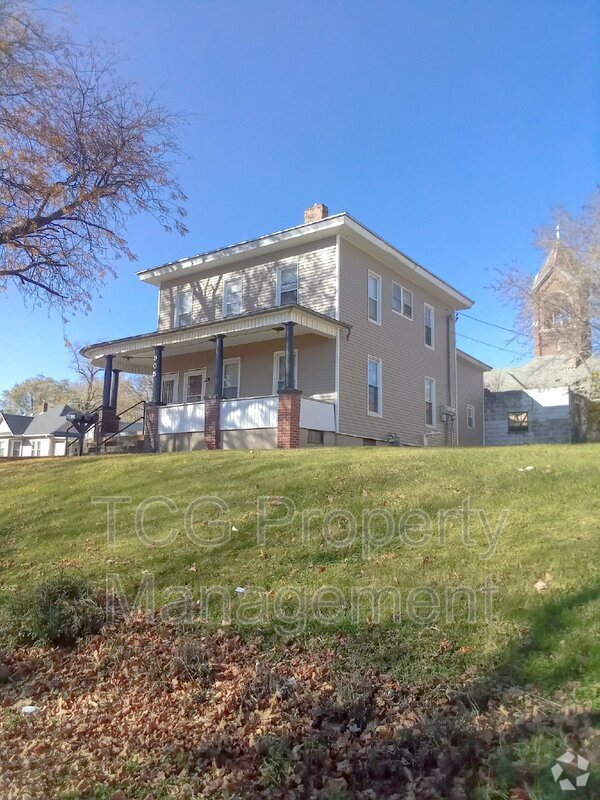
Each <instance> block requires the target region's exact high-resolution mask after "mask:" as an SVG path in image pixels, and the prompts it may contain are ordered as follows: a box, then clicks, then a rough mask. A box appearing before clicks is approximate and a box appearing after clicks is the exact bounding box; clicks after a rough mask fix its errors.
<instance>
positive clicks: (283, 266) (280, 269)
mask: <svg viewBox="0 0 600 800" xmlns="http://www.w3.org/2000/svg"><path fill="white" fill-rule="evenodd" d="M284 269H295V270H296V302H295V303H286V305H299V304H300V270H299V268H298V264H297V262H296V263H292V264H280V265H279V266H278V267H277V282H276V297H275V299H276V303H275V305H277V306H280V305H282V303H281V273H282V272H283V270H284ZM286 291H292V290H291V289H287V290H286Z"/></svg>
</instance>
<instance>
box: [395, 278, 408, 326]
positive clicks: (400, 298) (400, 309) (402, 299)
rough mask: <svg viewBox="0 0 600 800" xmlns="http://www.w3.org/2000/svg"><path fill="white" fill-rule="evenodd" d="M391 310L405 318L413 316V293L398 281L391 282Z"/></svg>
mask: <svg viewBox="0 0 600 800" xmlns="http://www.w3.org/2000/svg"><path fill="white" fill-rule="evenodd" d="M392 311H395V312H396V314H401V315H402V316H403V317H406V318H407V319H412V318H413V293H412V292H411V291H410V289H405V288H404V287H403V286H400V284H399V283H393V282H392Z"/></svg>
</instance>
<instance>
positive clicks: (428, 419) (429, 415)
mask: <svg viewBox="0 0 600 800" xmlns="http://www.w3.org/2000/svg"><path fill="white" fill-rule="evenodd" d="M425 425H427V427H428V428H433V427H434V425H435V381H434V380H433V378H425Z"/></svg>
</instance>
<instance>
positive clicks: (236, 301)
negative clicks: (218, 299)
mask: <svg viewBox="0 0 600 800" xmlns="http://www.w3.org/2000/svg"><path fill="white" fill-rule="evenodd" d="M241 313H242V280H241V278H232V279H231V280H228V281H225V288H224V289H223V316H224V317H232V316H235V315H236V314H241Z"/></svg>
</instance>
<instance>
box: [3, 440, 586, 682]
mask: <svg viewBox="0 0 600 800" xmlns="http://www.w3.org/2000/svg"><path fill="white" fill-rule="evenodd" d="M529 466H531V467H533V469H529V470H527V469H525V468H526V467H529ZM521 470H522V471H521ZM599 479H600V448H599V447H596V446H593V445H584V446H572V447H528V448H505V449H482V450H475V449H473V450H455V451H450V450H437V449H433V448H432V449H430V450H410V449H393V448H389V449H388V448H386V449H378V448H377V449H375V448H374V449H372V450H371V449H368V448H364V449H354V448H353V449H336V450H334V449H326V450H318V451H317V450H302V451H296V452H277V451H275V452H239V453H235V452H222V453H206V452H200V453H180V454H171V455H159V456H117V457H111V458H103V459H94V458H84V459H81V460H74V459H70V460H68V459H54V460H39V461H23V462H7V463H4V464H0V487H1V488H0V491H1V498H2V500H1V508H0V564H1V566H2V578H1V584H0V602H1V601H2V599H6V597H7V596H8V595H9V594H10V592H11V591H13V590H14V589H15V588H16V587H23V586H26V585H30V584H32V583H35V582H38V581H40V580H41V579H43V578H44V577H47V576H49V575H54V574H57V573H60V572H76V573H78V574H80V575H83V576H85V577H86V578H89V579H90V580H91V581H93V582H95V583H98V584H100V585H104V583H105V581H106V577H107V575H113V576H114V575H117V576H118V581H119V582H120V584H121V585H122V587H123V589H124V591H125V592H127V594H128V595H129V598H130V600H133V597H134V596H135V593H136V592H137V590H138V588H139V587H140V585H142V583H143V582H144V581H146V583H145V584H143V585H144V586H145V587H146V588H148V586H150V585H151V583H152V582H153V584H154V587H155V590H156V596H155V603H156V604H159V605H161V604H164V603H167V602H169V603H171V604H172V612H171V613H172V615H173V616H176V615H177V614H179V615H181V613H182V611H181V602H182V598H183V597H184V588H187V590H189V592H190V596H191V597H192V599H193V601H194V607H193V608H192V609H191V613H192V614H193V616H194V617H195V619H196V621H198V620H199V619H200V620H204V619H208V620H209V621H210V622H211V623H215V624H220V623H221V621H222V620H223V618H229V620H230V622H231V624H233V625H238V626H239V627H240V628H241V629H242V630H248V631H250V630H253V629H254V628H256V627H259V628H260V629H261V630H264V631H266V632H274V633H281V634H290V635H298V634H300V635H304V636H306V635H309V636H314V635H318V636H322V637H325V639H327V638H328V637H332V636H337V635H339V633H340V631H342V632H343V634H344V637H345V647H344V656H345V657H348V658H357V659H362V660H364V661H368V662H369V663H376V664H377V665H380V666H382V667H384V668H387V669H390V670H392V672H393V673H394V674H396V675H397V676H399V677H401V678H403V679H408V680H413V679H418V678H422V677H423V676H424V675H426V674H443V675H446V676H450V677H451V676H454V675H458V674H459V673H460V672H461V671H462V670H464V669H465V667H467V666H469V665H474V666H477V667H478V668H479V669H481V670H488V671H489V670H495V669H498V668H502V669H505V668H509V669H510V670H512V671H513V672H514V673H515V675H516V677H517V678H518V679H519V680H520V681H521V682H523V681H525V682H535V683H538V684H539V685H540V686H543V687H545V688H546V689H553V688H555V687H557V686H560V685H563V684H564V683H565V682H566V681H568V680H570V681H578V682H579V689H578V691H579V692H580V693H581V694H582V695H583V696H587V695H589V694H590V693H591V694H592V695H595V694H596V688H597V685H598V684H597V681H598V677H599V674H600V653H599V650H598V648H597V647H595V644H596V642H597V640H598V634H599V633H600V614H599V613H598V612H599V611H600V600H599V598H598V595H599V594H600V580H599V578H600V535H599V534H600V491H599V486H600V481H599ZM261 496H263V497H269V498H270V499H269V500H265V501H263V506H262V507H261V509H259V508H258V506H257V498H259V497H261ZM99 497H118V498H121V500H120V501H119V502H118V503H116V505H115V524H114V531H113V533H112V534H111V535H110V536H107V506H106V501H102V500H101V501H98V500H94V499H93V498H99ZM156 497H162V498H168V502H169V504H170V507H168V506H167V505H165V501H164V500H163V501H155V502H152V501H151V500H150V501H149V498H156ZM206 497H212V498H220V501H221V502H222V503H223V504H224V505H223V509H225V510H221V511H219V510H218V507H217V505H216V504H215V503H214V502H212V503H211V502H206V503H201V502H199V503H198V504H197V507H196V508H195V510H194V509H192V511H193V514H191V516H190V518H189V519H188V528H189V530H188V531H186V520H185V511H186V509H188V508H189V506H190V503H192V501H194V500H196V499H197V498H206ZM144 501H145V502H146V503H147V507H146V508H145V510H143V509H142V511H140V503H143V502H144ZM467 501H468V504H469V506H468V507H469V514H468V518H469V529H468V530H465V529H464V524H463V523H464V512H465V510H466V508H467V506H466V503H467ZM291 504H293V505H294V506H295V509H296V513H295V516H294V520H293V522H291V523H290V524H285V525H276V524H275V521H276V520H277V519H278V518H279V519H283V518H285V517H286V515H288V518H289V515H290V513H291ZM453 509H460V514H459V513H457V512H456V511H452V510H453ZM142 512H143V514H142ZM303 512H304V517H305V525H304V532H303V527H302V514H303ZM308 512H310V513H308ZM370 512H371V513H370ZM373 512H374V513H373ZM369 513H370V519H369V518H368V517H364V516H363V515H365V514H366V515H369ZM136 514H137V515H138V522H139V519H140V515H142V516H143V526H144V530H143V534H142V531H141V530H138V531H136ZM328 515H329V516H328ZM503 515H504V516H503ZM216 517H220V518H222V519H223V520H224V521H223V522H222V524H212V525H211V524H209V522H210V519H211V518H212V519H214V518H216ZM308 517H310V525H308V524H307V518H308ZM259 519H261V520H262V519H267V520H269V521H270V522H271V523H272V525H271V526H269V527H267V529H266V530H264V532H263V533H262V534H261V533H260V532H259V531H258V530H257V522H258V520H259ZM368 524H370V528H368ZM486 526H487V527H486ZM138 528H139V524H138ZM261 537H262V538H261ZM496 539H497V541H496ZM210 545H212V546H210ZM110 581H111V585H113V584H114V579H112V578H111V579H110ZM540 581H541V582H542V583H539V582H540ZM536 584H537V587H536ZM117 585H118V584H117ZM486 585H487V587H488V588H487V592H482V591H481V590H482V589H484V588H485V587H486ZM173 587H179V588H178V589H176V590H175V589H174V588H173ZM217 587H218V590H217ZM238 587H241V588H243V589H245V592H244V593H241V592H238V593H236V591H235V590H236V588H238ZM207 588H210V589H212V592H209V593H206V589H207ZM370 589H374V590H383V592H382V594H381V595H380V596H374V595H373V594H372V593H371V594H370ZM203 590H204V594H203ZM490 599H491V603H492V606H491V617H492V618H490V613H489V611H490V609H489V603H490ZM486 600H487V603H488V606H486ZM198 601H200V604H199V603H198ZM204 601H206V608H204V606H202V603H203V602H204ZM515 649H518V651H519V657H518V658H516V657H515Z"/></svg>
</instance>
